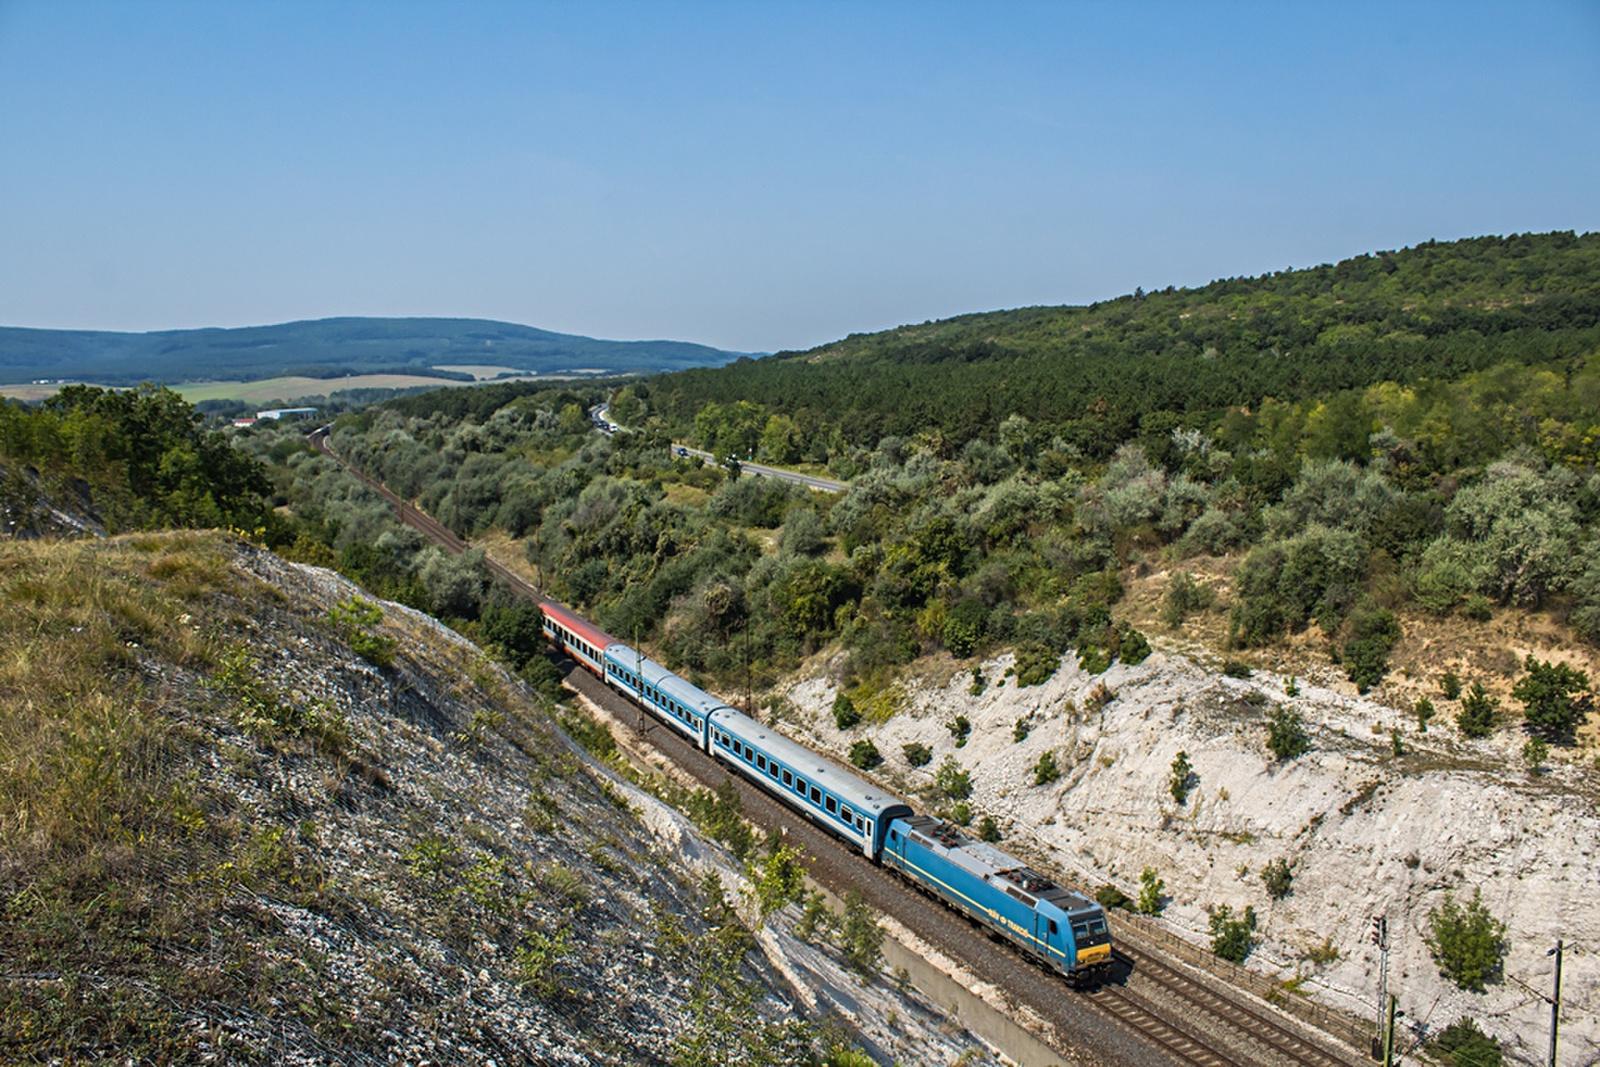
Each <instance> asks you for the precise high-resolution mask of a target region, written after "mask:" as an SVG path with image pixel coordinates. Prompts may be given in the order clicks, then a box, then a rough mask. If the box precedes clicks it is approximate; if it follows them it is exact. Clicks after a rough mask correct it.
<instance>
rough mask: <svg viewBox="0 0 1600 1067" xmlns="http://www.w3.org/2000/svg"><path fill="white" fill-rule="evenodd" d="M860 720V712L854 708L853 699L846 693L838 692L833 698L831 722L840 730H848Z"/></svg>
mask: <svg viewBox="0 0 1600 1067" xmlns="http://www.w3.org/2000/svg"><path fill="white" fill-rule="evenodd" d="M860 721H861V712H859V711H857V710H856V705H855V701H853V700H851V699H850V697H849V695H848V694H846V693H840V694H839V695H838V696H836V697H834V698H833V724H834V725H835V726H837V727H838V728H839V729H841V730H848V729H850V727H852V726H854V725H856V724H857V723H858V722H860Z"/></svg>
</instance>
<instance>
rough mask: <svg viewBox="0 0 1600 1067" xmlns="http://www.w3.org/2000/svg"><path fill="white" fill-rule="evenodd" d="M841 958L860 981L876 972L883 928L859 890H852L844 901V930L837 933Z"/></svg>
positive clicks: (880, 954)
mask: <svg viewBox="0 0 1600 1067" xmlns="http://www.w3.org/2000/svg"><path fill="white" fill-rule="evenodd" d="M841 938H842V940H843V944H842V945H841V946H840V947H841V948H843V949H844V955H845V959H847V960H849V961H850V966H851V968H852V969H854V970H855V972H856V973H857V974H858V975H860V976H861V977H862V978H863V979H867V978H871V977H872V976H873V975H874V974H875V973H877V970H878V961H879V960H880V959H881V958H882V954H883V927H881V926H879V925H878V919H877V917H876V916H875V915H873V914H872V909H871V908H869V907H868V906H867V901H866V898H865V897H863V896H862V895H861V890H859V889H852V890H850V892H849V893H848V894H847V895H846V896H845V898H844V927H843V929H842V931H841Z"/></svg>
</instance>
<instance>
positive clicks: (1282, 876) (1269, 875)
mask: <svg viewBox="0 0 1600 1067" xmlns="http://www.w3.org/2000/svg"><path fill="white" fill-rule="evenodd" d="M1261 881H1262V884H1264V885H1265V886H1266V887H1267V896H1269V897H1271V898H1272V899H1273V900H1282V899H1283V898H1284V897H1286V896H1288V895H1289V893H1290V892H1291V891H1292V890H1293V889H1294V871H1293V870H1291V869H1290V867H1289V861H1288V860H1287V859H1285V858H1283V857H1282V856H1279V857H1278V858H1277V859H1275V860H1273V861H1272V862H1270V863H1268V864H1267V865H1266V866H1265V867H1263V868H1261Z"/></svg>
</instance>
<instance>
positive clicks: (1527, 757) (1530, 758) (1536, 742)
mask: <svg viewBox="0 0 1600 1067" xmlns="http://www.w3.org/2000/svg"><path fill="white" fill-rule="evenodd" d="M1549 758H1550V746H1549V745H1547V744H1545V743H1544V740H1543V739H1542V738H1538V737H1530V738H1528V742H1527V744H1525V745H1523V746H1522V761H1523V762H1524V763H1526V764H1527V765H1528V770H1530V771H1533V772H1534V773H1535V774H1537V773H1539V772H1540V771H1542V770H1544V761H1545V760H1547V759H1549Z"/></svg>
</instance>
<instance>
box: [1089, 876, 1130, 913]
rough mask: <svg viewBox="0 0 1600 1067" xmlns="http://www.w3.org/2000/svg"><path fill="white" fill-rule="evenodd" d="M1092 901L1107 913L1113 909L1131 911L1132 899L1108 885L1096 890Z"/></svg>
mask: <svg viewBox="0 0 1600 1067" xmlns="http://www.w3.org/2000/svg"><path fill="white" fill-rule="evenodd" d="M1094 899H1095V900H1096V901H1097V902H1099V904H1100V906H1101V907H1102V908H1104V909H1106V910H1107V911H1111V910H1112V909H1113V908H1121V909H1122V910H1123V911H1132V910H1133V898H1132V897H1130V896H1129V895H1128V894H1126V893H1124V892H1123V891H1122V890H1120V889H1118V888H1117V887H1116V886H1114V885H1111V884H1110V883H1107V884H1106V885H1103V886H1101V887H1100V888H1099V889H1096V890H1095V891H1094Z"/></svg>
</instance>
